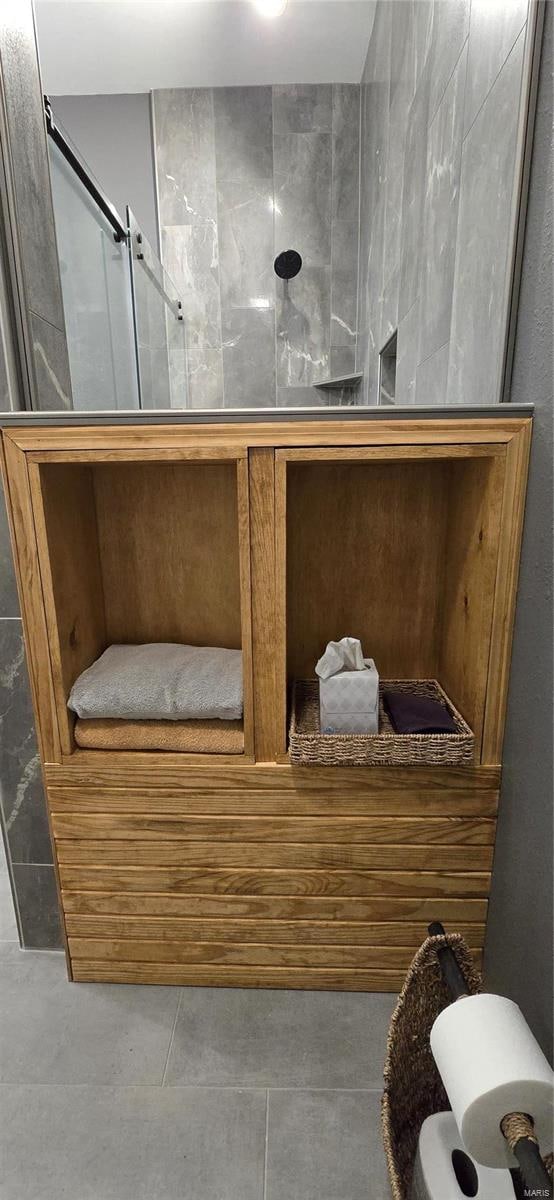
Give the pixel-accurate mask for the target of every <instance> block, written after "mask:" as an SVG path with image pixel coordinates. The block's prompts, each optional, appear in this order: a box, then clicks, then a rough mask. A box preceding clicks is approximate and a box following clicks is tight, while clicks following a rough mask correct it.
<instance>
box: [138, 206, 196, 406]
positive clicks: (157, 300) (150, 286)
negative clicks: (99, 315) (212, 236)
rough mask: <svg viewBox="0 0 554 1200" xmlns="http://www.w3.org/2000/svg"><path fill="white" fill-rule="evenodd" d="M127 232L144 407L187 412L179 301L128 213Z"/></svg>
mask: <svg viewBox="0 0 554 1200" xmlns="http://www.w3.org/2000/svg"><path fill="white" fill-rule="evenodd" d="M127 226H128V230H129V256H130V264H131V279H132V292H133V306H134V318H135V331H136V349H137V362H138V375H139V389H140V398H141V406H142V408H158V409H159V408H186V407H187V368H186V344H185V323H184V320H183V311H182V305H181V301H180V299H179V295H178V292H177V289H176V288H175V286H174V285H173V283H172V281H171V279H170V278H169V275H168V274H167V271H165V270H164V268H163V267H162V264H161V262H160V260H159V258H158V257H157V255H156V253H155V252H154V250H153V249H152V247H151V245H150V243H149V241H148V239H147V237H146V236H145V234H144V233H143V231H142V230H141V228H140V225H139V224H138V221H137V220H136V218H135V217H134V216H133V213H132V212H131V209H130V208H128V209H127Z"/></svg>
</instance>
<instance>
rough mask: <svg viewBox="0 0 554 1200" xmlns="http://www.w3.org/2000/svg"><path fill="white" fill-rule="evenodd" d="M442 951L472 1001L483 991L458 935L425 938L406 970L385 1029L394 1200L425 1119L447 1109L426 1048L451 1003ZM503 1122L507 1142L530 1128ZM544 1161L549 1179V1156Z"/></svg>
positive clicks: (401, 1196)
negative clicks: (440, 957)
mask: <svg viewBox="0 0 554 1200" xmlns="http://www.w3.org/2000/svg"><path fill="white" fill-rule="evenodd" d="M443 946H450V948H451V949H452V950H453V952H454V954H455V957H456V959H457V962H458V966H459V967H460V970H461V972H462V974H463V976H464V979H465V981H466V985H467V989H468V992H470V994H471V995H472V996H473V995H477V993H478V992H480V991H481V990H482V979H481V976H480V975H479V973H478V971H477V970H476V969H475V966H474V964H473V960H472V957H471V952H470V950H469V947H468V945H467V943H466V942H465V940H464V938H463V937H462V935H461V934H460V933H449V934H445V935H444V936H441V937H429V938H427V940H426V941H425V942H424V943H423V945H422V946H421V947H420V949H419V950H418V952H417V954H416V956H415V958H414V959H413V962H412V964H411V966H410V968H409V970H408V974H407V976H406V979H405V981H404V986H403V988H402V991H401V992H400V995H399V997H398V1001H397V1004H396V1008H395V1010H394V1013H393V1015H392V1019H391V1023H390V1028H389V1036H388V1040H387V1054H386V1059H385V1068H384V1078H385V1087H384V1092H383V1099H382V1107H381V1118H382V1129H383V1143H384V1147H385V1156H386V1160H387V1165H388V1169H389V1178H390V1185H391V1192H392V1196H393V1200H408V1198H409V1195H410V1188H411V1183H412V1174H413V1169H414V1162H415V1157H416V1153H417V1144H418V1138H419V1131H420V1129H421V1126H422V1124H423V1122H424V1120H425V1119H426V1117H430V1116H431V1114H432V1113H435V1112H445V1111H446V1110H447V1109H450V1104H449V1101H448V1096H447V1095H446V1092H445V1090H444V1087H443V1083H442V1080H441V1077H440V1075H439V1072H438V1070H437V1067H436V1066H435V1060H434V1058H433V1055H432V1053H431V1045H430V1034H431V1027H432V1025H433V1023H434V1021H435V1019H436V1018H437V1017H438V1015H439V1013H440V1012H442V1010H443V1008H446V1007H447V1005H448V1004H449V1003H450V997H449V994H448V989H447V986H446V984H445V982H444V980H443V977H442V972H441V969H440V966H439V961H438V958H437V950H440V949H441V947H443ZM505 1120H506V1125H507V1128H506V1131H505V1132H506V1134H507V1135H508V1141H510V1138H511V1139H513V1138H514V1135H515V1134H516V1133H517V1135H518V1136H520V1137H521V1136H522V1135H524V1134H525V1132H526V1131H527V1129H528V1128H529V1123H528V1121H527V1119H526V1118H525V1117H524V1116H523V1115H522V1114H521V1113H513V1114H510V1116H509V1117H507V1118H505ZM503 1124H504V1122H503ZM516 1140H517V1138H516ZM544 1161H545V1165H546V1167H547V1170H548V1171H549V1172H550V1175H551V1176H552V1155H548V1157H546V1158H545V1160H544Z"/></svg>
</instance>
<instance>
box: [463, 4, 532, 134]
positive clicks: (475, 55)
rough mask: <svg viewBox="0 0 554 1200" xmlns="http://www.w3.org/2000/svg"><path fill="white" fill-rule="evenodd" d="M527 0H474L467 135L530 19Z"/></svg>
mask: <svg viewBox="0 0 554 1200" xmlns="http://www.w3.org/2000/svg"><path fill="white" fill-rule="evenodd" d="M527 4H528V0H509V3H500V4H498V3H496V4H494V3H491V0H471V19H470V26H469V57H468V64H467V84H466V102H465V112H464V134H466V133H467V131H468V129H469V128H470V127H471V125H473V122H474V120H475V118H476V116H477V113H478V112H479V109H480V107H481V105H482V103H483V101H484V99H485V98H486V96H487V95H488V93H489V91H490V88H491V87H492V85H493V83H494V81H495V79H496V76H497V75H498V72H499V71H500V68H501V67H502V64H503V63H504V62H505V60H506V59H507V57H508V55H509V53H510V50H511V49H512V46H513V45H514V42H515V41H516V39H517V38H518V36H519V34H520V33H521V30H522V29H523V26H524V24H525V20H526V17H527Z"/></svg>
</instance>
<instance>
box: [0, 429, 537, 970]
mask: <svg viewBox="0 0 554 1200" xmlns="http://www.w3.org/2000/svg"><path fill="white" fill-rule="evenodd" d="M530 431H531V422H530V421H529V420H527V419H523V418H514V417H510V416H509V415H508V416H505V415H504V412H503V411H502V412H500V411H499V414H498V416H497V417H495V418H479V417H477V416H475V417H467V418H466V417H460V416H459V415H453V416H452V417H449V418H437V417H436V416H434V415H433V416H430V417H428V418H425V419H422V418H419V419H418V418H417V417H410V418H409V419H407V418H400V419H399V418H398V417H397V418H395V419H392V418H391V419H388V417H387V418H386V419H383V418H382V414H381V419H380V420H371V419H368V418H367V417H365V418H363V417H362V418H356V419H352V418H351V417H349V419H348V420H344V419H341V417H340V415H338V414H337V415H336V416H335V415H334V416H333V417H330V416H329V415H327V416H323V415H322V416H321V419H320V418H316V419H314V418H313V417H312V418H311V419H310V420H303V419H302V418H299V419H293V418H285V419H278V418H277V416H276V418H275V419H274V420H268V421H256V422H252V423H250V424H249V423H246V422H244V423H243V422H240V421H239V422H237V423H233V424H231V423H228V424H226V423H223V422H222V423H220V424H219V423H218V424H216V423H213V424H207V423H206V424H202V423H198V424H188V423H187V422H186V421H184V420H183V421H179V420H176V422H175V424H173V425H169V424H168V425H165V424H158V425H156V424H155V423H152V424H151V425H143V426H141V425H136V426H133V425H118V424H117V423H115V422H114V423H112V424H111V425H110V424H108V423H106V424H105V425H96V426H95V427H92V426H91V427H87V426H86V425H83V426H80V425H71V424H70V423H69V422H68V423H67V424H66V425H65V426H59V427H47V425H46V424H45V425H44V426H43V427H40V426H36V427H35V426H27V427H25V426H24V424H23V423H22V424H21V426H20V427H15V426H10V428H5V429H4V430H3V435H2V451H3V458H4V467H5V482H6V496H7V506H8V513H9V516H10V523H11V527H12V535H13V544H14V552H15V559H16V567H17V574H18V580H19V590H20V599H21V607H22V615H23V622H24V628H25V640H26V648H27V657H28V662H29V673H30V679H31V688H32V693H33V700H34V706H35V714H36V721H37V730H38V736H39V744H40V752H41V759H42V764H43V773H44V780H45V784H46V792H47V804H48V813H49V820H50V826H51V831H52V844H53V854H54V864H55V869H56V873H57V879H58V884H59V896H60V910H61V914H62V925H63V931H64V936H65V939H66V953H67V963H68V973H69V977H70V978H71V979H74V980H77V981H80V980H83V981H84V980H86V981H96V980H104V981H107V980H110V981H113V982H129V983H173V984H179V985H186V984H191V985H197V986H226V987H232V986H253V987H287V988H290V987H297V988H323V989H339V990H355V991H395V990H397V989H398V988H399V987H400V985H401V983H402V981H403V977H404V974H405V971H406V968H407V966H408V965H409V962H410V960H411V958H412V956H413V953H414V951H415V949H416V948H417V946H418V945H419V944H420V943H421V940H422V938H423V937H424V936H425V925H426V923H427V922H428V921H429V920H433V919H434V918H436V916H437V914H440V915H441V916H442V917H443V919H444V920H445V922H449V923H452V922H454V923H455V924H456V926H457V928H458V929H460V931H461V932H462V933H464V934H465V936H466V938H467V939H468V941H469V944H470V946H471V948H472V949H473V951H474V952H475V955H476V957H477V959H478V958H479V955H480V953H481V950H482V946H483V940H484V928H485V918H486V910H487V897H488V891H489V879H490V870H491V865H492V856H493V849H494V837H495V828H496V820H495V818H496V811H497V804H498V795H499V785H500V764H501V752H502V734H503V724H504V713H505V706H506V695H507V686H508V675H509V660H510V641H511V631H512V625H513V615H514V606H515V595H516V586H517V571H518V562H519V549H520V539H521V529H522V521H523V510H524V497H525V483H526V472H527V461H528V453H529V443H530ZM347 633H349V634H353V635H355V636H358V637H360V638H361V639H362V642H363V644H364V648H365V651H366V653H367V654H371V655H372V656H373V657H374V658H375V660H376V662H377V664H378V666H379V669H380V672H381V676H382V677H383V678H390V679H400V678H420V679H421V678H436V679H438V680H439V682H440V683H441V685H442V686H443V688H444V690H445V692H446V693H447V694H448V696H449V697H450V699H451V700H452V702H453V704H454V705H455V707H456V708H457V709H458V711H459V712H460V713H461V715H462V716H463V717H464V719H465V720H466V721H467V724H468V725H469V726H470V727H471V729H472V730H473V732H474V734H475V757H474V761H473V763H472V764H470V765H465V764H464V765H458V766H456V767H453V766H448V767H447V766H443V765H441V766H438V765H425V766H423V765H419V766H416V765H402V766H366V767H358V766H356V767H349V766H332V765H328V766H325V767H319V766H315V767H311V766H310V767H305V766H302V767H299V766H295V765H293V764H291V762H290V761H289V758H288V753H287V692H288V690H289V688H290V684H291V682H292V680H293V679H295V678H310V676H312V677H313V670H314V665H315V662H316V660H317V658H318V657H319V655H320V653H321V652H322V650H323V649H324V646H325V644H326V642H327V641H328V640H329V639H331V638H336V637H341V636H343V635H344V634H347ZM117 641H128V642H141V641H182V642H188V641H190V642H193V643H197V644H199V643H201V644H205V645H222V646H229V647H237V648H238V647H241V648H242V654H243V667H244V704H245V712H244V737H245V748H244V754H242V755H234V756H233V755H229V756H225V757H224V756H222V755H191V754H185V753H175V752H173V753H169V752H166V753H164V752H160V751H150V752H136V751H126V752H125V751H120V752H112V751H100V750H84V749H80V748H76V746H75V741H74V731H73V725H72V717H71V714H70V713H69V712H68V710H67V707H66V702H67V697H68V694H69V690H70V688H71V685H72V683H73V681H74V679H75V678H76V676H77V675H78V674H79V673H80V672H81V671H82V670H83V669H84V668H85V667H86V666H88V665H89V664H90V663H91V662H92V661H93V660H94V659H95V658H96V657H97V656H98V655H99V654H100V653H101V652H102V650H103V649H104V648H105V646H106V645H108V644H109V643H111V642H117Z"/></svg>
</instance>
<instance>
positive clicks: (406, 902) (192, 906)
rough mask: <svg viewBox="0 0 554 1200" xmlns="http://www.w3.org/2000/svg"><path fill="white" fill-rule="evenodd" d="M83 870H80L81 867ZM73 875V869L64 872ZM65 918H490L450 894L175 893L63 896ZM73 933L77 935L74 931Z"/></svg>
mask: <svg viewBox="0 0 554 1200" xmlns="http://www.w3.org/2000/svg"><path fill="white" fill-rule="evenodd" d="M78 869H79V868H78ZM66 870H67V871H68V872H69V873H71V868H66ZM63 905H64V909H65V913H66V920H68V919H69V916H70V915H71V916H74V917H77V916H81V917H83V916H84V917H96V916H98V917H102V916H120V917H133V916H138V917H139V918H140V920H141V921H142V920H143V919H144V918H145V917H149V916H150V917H185V918H188V919H192V918H204V919H205V918H215V919H216V920H219V921H222V920H224V919H227V918H230V919H231V920H237V919H242V918H251V919H257V920H263V921H266V922H267V921H279V920H284V921H287V920H288V921H291V920H293V921H301V922H303V921H335V922H338V921H364V922H373V923H376V922H397V921H406V922H417V923H418V925H417V927H418V929H420V930H421V926H422V924H428V923H429V921H433V920H436V919H437V914H440V918H441V920H443V921H445V922H446V923H448V924H451V923H452V922H457V923H458V924H460V923H462V925H463V926H466V925H468V924H471V925H473V924H477V925H479V924H482V923H483V922H484V920H485V917H486V915H487V901H486V900H484V899H483V900H472V899H452V898H451V897H450V896H448V897H445V896H440V897H436V896H435V898H434V899H433V898H426V897H421V898H415V899H409V898H404V897H393V896H379V897H376V896H352V897H350V896H349V897H332V896H256V895H252V896H250V895H247V896H241V895H232V894H229V895H217V894H214V895H199V896H198V895H174V894H172V893H167V892H162V893H153V894H152V893H143V892H139V893H137V892H94V891H90V892H72V891H66V890H64V892H63ZM73 932H78V930H77V929H76V927H74V928H73Z"/></svg>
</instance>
